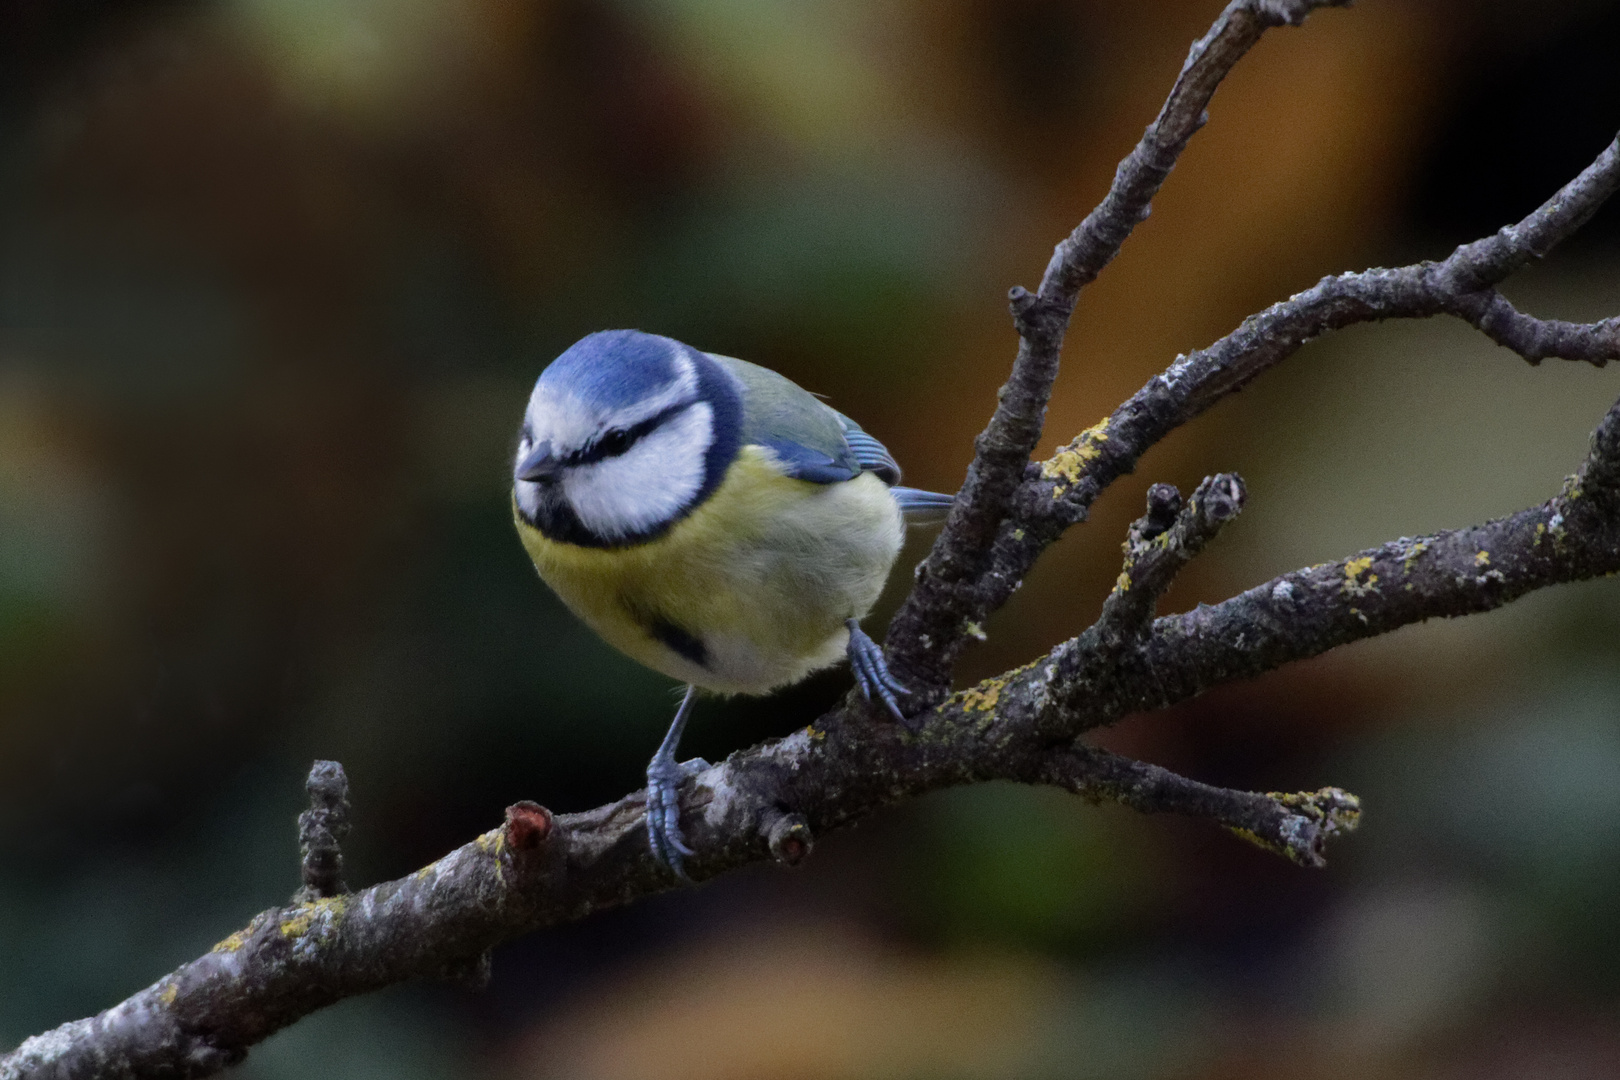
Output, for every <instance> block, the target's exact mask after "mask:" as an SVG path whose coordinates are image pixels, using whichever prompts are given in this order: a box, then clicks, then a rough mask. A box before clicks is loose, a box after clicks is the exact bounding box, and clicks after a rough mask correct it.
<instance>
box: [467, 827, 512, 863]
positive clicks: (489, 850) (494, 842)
mask: <svg viewBox="0 0 1620 1080" xmlns="http://www.w3.org/2000/svg"><path fill="white" fill-rule="evenodd" d="M473 843H475V844H477V845H478V850H479V851H482V852H483V853H484V854H485V855H493V856H495V857H497V858H499V857H500V854H501V852H502V851H503V850H505V848H506V830H505V829H491V830H489V832H487V833H484V834H483V835H482V836H480V837H479V838H478V839H476V840H474V841H473Z"/></svg>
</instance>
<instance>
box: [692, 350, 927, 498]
mask: <svg viewBox="0 0 1620 1080" xmlns="http://www.w3.org/2000/svg"><path fill="white" fill-rule="evenodd" d="M709 355H710V356H711V357H713V358H714V359H715V360H716V361H718V362H719V363H720V364H721V365H722V366H723V367H725V368H726V370H727V371H729V372H730V373H731V374H732V375H734V376H735V377H736V378H737V381H738V382H740V383H741V384H742V387H743V432H742V438H743V442H744V443H745V444H748V443H752V444H755V445H758V446H765V447H769V448H770V450H771V451H772V453H774V454H775V455H776V458H777V460H778V461H779V462H780V463H781V465H782V467H783V468H784V469H785V470H786V471H787V474H788V475H789V476H792V477H794V478H795V479H798V480H809V481H810V482H812V483H816V484H836V483H841V482H843V481H845V480H853V479H855V477H857V476H859V475H860V474H861V473H863V472H869V473H873V474H875V475H876V476H877V477H878V479H880V480H882V481H883V482H884V483H885V484H889V485H891V490H892V491H893V493H894V496H895V501H896V502H898V503H899V504H900V509H901V510H902V511H903V512H904V513H905V514H906V515H907V516H908V517H911V516H917V515H925V516H932V515H937V514H939V513H941V512H943V511H944V510H948V509H949V508H950V505H951V500H952V497H951V496H949V495H936V494H934V493H933V492H929V491H918V490H917V489H916V488H896V487H892V485H894V484H897V483H899V481H900V466H899V465H898V464H897V463H896V462H895V460H894V455H892V454H890V453H889V451H888V449H887V448H885V447H884V445H883V444H882V443H880V442H878V441H877V440H876V439H874V438H873V437H872V436H870V435H868V434H867V433H866V432H865V431H863V430H861V426H860V425H859V424H857V423H856V422H855V421H853V420H851V419H850V418H849V417H847V416H845V415H844V414H843V413H841V412H839V411H838V410H836V409H834V408H833V407H832V406H830V405H827V404H825V403H824V402H822V401H821V400H820V399H819V398H817V397H816V396H815V395H814V394H812V393H810V391H808V390H806V389H805V388H804V387H802V386H800V385H799V384H798V383H796V382H794V381H793V380H791V379H789V378H787V377H786V376H783V375H778V374H777V373H776V372H774V371H772V370H771V369H770V368H763V367H760V366H759V365H758V364H750V363H749V362H748V361H746V360H738V359H736V358H735V357H730V356H720V355H718V354H716V353H710V354H709Z"/></svg>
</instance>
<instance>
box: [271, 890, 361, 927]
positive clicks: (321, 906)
mask: <svg viewBox="0 0 1620 1080" xmlns="http://www.w3.org/2000/svg"><path fill="white" fill-rule="evenodd" d="M348 904H349V898H348V897H346V896H323V897H322V898H321V899H319V900H313V901H311V902H310V903H307V904H301V905H299V907H298V910H297V913H296V914H294V915H293V916H292V917H291V918H287V919H283V920H281V936H282V937H303V936H304V935H305V934H307V933H309V928H310V927H311V926H313V925H315V920H316V918H318V917H319V916H320V915H321V914H322V913H330V915H331V917H332V918H334V919H336V918H338V917H339V916H341V915H342V914H343V909H344V908H345V907H347V906H348Z"/></svg>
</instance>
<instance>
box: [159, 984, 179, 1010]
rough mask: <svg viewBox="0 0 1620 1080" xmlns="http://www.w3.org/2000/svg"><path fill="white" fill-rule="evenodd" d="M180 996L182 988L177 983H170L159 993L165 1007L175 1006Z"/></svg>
mask: <svg viewBox="0 0 1620 1080" xmlns="http://www.w3.org/2000/svg"><path fill="white" fill-rule="evenodd" d="M179 996H180V987H179V985H178V984H176V983H170V984H169V985H167V986H165V987H164V988H163V989H162V990H160V991H158V1000H159V1001H161V1002H163V1004H165V1005H173V1004H174V999H175V998H177V997H179Z"/></svg>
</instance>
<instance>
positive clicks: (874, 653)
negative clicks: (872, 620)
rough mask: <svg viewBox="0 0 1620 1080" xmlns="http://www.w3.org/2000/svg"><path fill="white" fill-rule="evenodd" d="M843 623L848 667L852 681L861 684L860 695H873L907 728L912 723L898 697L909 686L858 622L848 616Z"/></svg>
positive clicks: (909, 693)
mask: <svg viewBox="0 0 1620 1080" xmlns="http://www.w3.org/2000/svg"><path fill="white" fill-rule="evenodd" d="M845 625H847V626H848V627H849V667H850V670H851V671H853V672H854V674H855V685H857V686H859V687H860V688H861V696H862V697H864V698H865V699H866V700H867V701H871V700H872V699H873V697H874V696H875V697H876V698H877V700H879V701H881V702H882V703H883V707H884V708H886V709H888V711H889V715H890V716H893V717H894V718H895V719H896V720H898V721H899V722H900V723H902V724H905V725H906V726H907V727H908V728H909V727H910V726H911V725H910V723H909V722H908V721H907V719H906V714H905V713H903V712H901V711H900V702H899V701H898V700H897V699H898V698H902V697H909V696H910V695H911V690H910V688H908V687H907V686H906V685H905V684H904V683H902V682H901V681H900V680H899V679H896V678H895V677H894V675H893V674H891V673H890V671H889V664H888V661H886V660H884V659H883V650H882V648H880V647H879V646H878V643H877V642H875V641H873V640H872V639H871V638H870V637H868V636H867V634H866V631H864V630H862V629H861V627H860V624H859V623H857V622H856V621H855V620H854V619H849V620H847V622H846V624H845Z"/></svg>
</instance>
